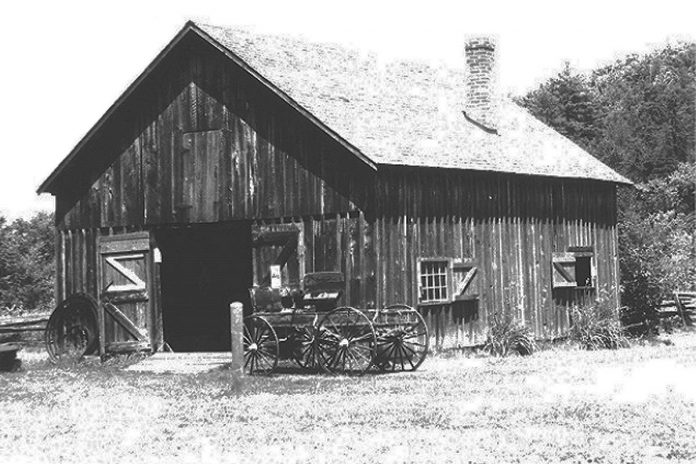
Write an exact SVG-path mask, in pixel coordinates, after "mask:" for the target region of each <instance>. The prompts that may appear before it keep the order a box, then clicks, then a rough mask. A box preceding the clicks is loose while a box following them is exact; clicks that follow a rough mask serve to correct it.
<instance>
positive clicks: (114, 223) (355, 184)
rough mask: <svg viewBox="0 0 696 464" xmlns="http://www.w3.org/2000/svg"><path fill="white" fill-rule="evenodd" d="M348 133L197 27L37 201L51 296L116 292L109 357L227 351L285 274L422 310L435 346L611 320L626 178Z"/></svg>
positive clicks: (108, 321)
mask: <svg viewBox="0 0 696 464" xmlns="http://www.w3.org/2000/svg"><path fill="white" fill-rule="evenodd" d="M187 28H188V29H187ZM327 72H330V69H329V70H328V71H327ZM339 97H340V96H331V95H327V96H326V97H325V98H327V99H330V98H337V99H338V98H339ZM465 122H466V121H464V120H463V122H462V124H464V123H465ZM472 130H476V129H475V128H474V129H472ZM341 134H342V133H341V132H340V130H339V129H335V130H334V129H332V128H330V127H327V126H325V125H324V124H322V121H321V120H317V118H316V117H314V116H313V114H312V113H311V112H310V111H309V110H307V109H306V108H303V107H302V106H301V105H300V104H299V103H298V102H297V101H295V100H294V99H292V98H289V97H288V95H287V94H286V93H285V92H283V91H279V90H278V87H276V86H275V85H274V83H273V82H269V81H268V80H267V79H266V78H265V77H264V76H263V75H260V73H259V72H256V71H255V70H254V69H251V68H250V67H249V66H248V63H247V62H245V61H244V60H241V59H240V58H239V57H238V56H236V55H230V52H229V49H228V48H225V47H223V46H222V45H220V44H219V43H216V42H215V41H212V40H211V38H210V37H209V36H207V35H206V34H202V33H200V31H199V30H198V29H197V28H196V27H194V26H191V25H188V26H187V27H186V28H184V30H182V32H181V33H180V34H179V35H178V36H177V38H176V39H175V40H174V41H173V42H172V43H170V45H169V46H168V48H166V49H165V50H164V51H163V53H162V54H161V55H160V56H159V57H158V58H157V59H156V60H155V62H153V64H152V65H151V66H150V67H149V68H148V69H147V70H146V71H145V73H143V75H142V76H141V77H140V78H139V79H138V80H137V81H136V82H135V83H134V84H133V86H132V87H131V88H129V90H128V91H127V92H126V94H124V96H122V97H121V99H120V100H119V101H118V102H117V104H115V105H114V107H112V108H111V109H110V110H109V112H107V114H106V115H105V116H104V118H102V120H101V121H100V122H99V123H98V124H97V126H95V128H94V129H93V130H92V131H91V132H90V133H89V134H88V136H87V137H86V138H85V139H83V140H82V141H81V142H80V144H78V146H77V147H76V149H75V150H74V151H73V153H71V155H70V156H69V157H68V159H66V161H64V162H63V163H62V164H61V165H60V166H59V167H58V169H57V170H56V171H55V172H54V174H52V175H51V177H50V178H49V179H48V180H47V182H46V183H45V184H44V185H43V186H42V188H41V191H45V192H50V193H52V194H54V195H55V197H56V222H57V224H56V226H57V229H58V234H57V238H56V251H57V253H56V255H57V258H56V260H57V261H56V265H57V268H56V269H57V282H56V294H57V300H58V301H62V300H64V299H65V298H66V297H67V296H69V295H72V294H75V293H87V294H90V295H92V296H94V297H96V298H99V297H103V296H105V295H106V296H108V298H109V300H110V301H111V302H112V303H113V305H112V310H109V311H107V312H105V313H104V315H103V318H102V319H103V320H100V330H101V336H102V341H103V344H104V348H103V349H104V350H107V351H114V352H115V351H129V350H132V349H135V348H143V347H144V348H149V349H153V350H160V349H162V348H163V347H164V346H165V343H166V344H167V345H169V346H170V347H171V348H172V349H173V350H174V351H225V350H229V347H230V334H229V317H230V315H229V311H228V306H229V303H230V302H232V301H242V302H243V303H244V304H245V309H247V310H248V308H249V305H250V299H249V289H250V288H251V287H254V286H259V285H268V284H269V282H270V279H271V274H272V270H275V271H276V272H277V270H278V269H279V270H280V279H281V284H282V285H283V286H287V287H291V288H292V287H297V288H299V287H301V286H302V282H303V277H304V275H305V274H306V273H310V272H318V271H340V272H341V273H342V274H343V276H344V281H345V288H344V290H343V297H342V298H343V300H342V302H341V304H342V305H346V306H353V307H357V308H380V307H385V306H387V305H391V304H398V303H405V304H407V305H411V306H414V307H416V308H418V310H419V312H420V313H421V314H422V315H423V316H424V318H425V320H426V322H427V324H428V327H429V329H430V333H431V339H432V340H431V345H432V346H437V347H440V348H451V347H461V346H471V345H476V344H480V343H482V342H483V341H484V339H485V336H486V332H487V328H488V327H489V325H490V323H491V322H492V321H493V318H494V317H498V318H503V317H507V316H510V317H514V318H515V319H517V320H518V321H520V322H522V323H523V324H525V325H527V326H528V327H530V328H531V329H532V330H533V331H534V333H535V334H536V336H537V337H539V338H550V337H556V336H560V335H562V334H564V332H565V331H566V330H567V329H568V327H569V323H570V321H569V314H568V311H567V309H566V308H567V306H568V305H570V304H573V303H574V302H580V301H582V299H583V298H586V297H587V296H588V295H589V296H590V297H596V296H597V295H599V294H600V293H602V294H604V295H606V297H607V298H610V299H611V301H612V302H613V303H614V304H615V306H616V307H618V305H619V301H618V299H619V296H618V279H619V273H618V259H617V251H618V247H617V230H616V216H617V211H616V186H617V182H614V181H610V180H606V179H601V178H592V176H586V178H581V177H574V178H573V177H564V176H562V175H553V174H551V175H534V174H526V173H516V172H508V171H506V172H503V171H499V172H497V171H495V170H477V169H471V168H467V167H466V166H465V167H463V168H457V167H438V166H428V165H425V164H423V163H420V165H419V163H413V162H404V163H403V164H398V163H394V162H390V163H380V162H374V160H372V159H371V158H370V157H367V156H362V155H361V153H360V152H359V150H357V149H356V147H355V146H353V145H351V143H350V140H347V139H344V138H343V136H342V135H341ZM501 134H502V129H501ZM489 135H490V137H499V135H498V134H495V133H492V134H489ZM489 135H486V136H489ZM587 156H590V155H587ZM275 277H276V278H277V276H275Z"/></svg>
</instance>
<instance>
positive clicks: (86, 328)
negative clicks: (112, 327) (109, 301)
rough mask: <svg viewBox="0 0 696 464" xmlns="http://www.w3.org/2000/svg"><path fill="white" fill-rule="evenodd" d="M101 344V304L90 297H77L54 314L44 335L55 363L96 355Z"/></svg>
mask: <svg viewBox="0 0 696 464" xmlns="http://www.w3.org/2000/svg"><path fill="white" fill-rule="evenodd" d="M85 322H86V323H85ZM98 343H99V334H98V328H97V302H96V300H95V299H94V298H92V297H91V296H90V295H87V294H83V293H76V294H73V295H71V296H69V297H68V298H66V299H65V300H63V301H62V302H61V303H60V304H59V305H58V306H57V307H56V309H55V310H54V311H53V312H52V313H51V316H50V317H49V319H48V323H47V324H46V329H45V331H44V344H45V346H46V351H47V352H48V357H49V359H50V360H51V362H54V363H55V362H58V360H60V359H74V360H77V359H80V358H82V357H83V356H85V355H87V354H91V353H93V352H94V351H96V348H97V346H98Z"/></svg>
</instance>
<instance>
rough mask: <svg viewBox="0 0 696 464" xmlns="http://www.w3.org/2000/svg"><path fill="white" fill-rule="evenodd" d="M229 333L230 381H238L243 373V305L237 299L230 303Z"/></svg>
mask: <svg viewBox="0 0 696 464" xmlns="http://www.w3.org/2000/svg"><path fill="white" fill-rule="evenodd" d="M230 331H231V332H230V333H231V334H232V347H231V348H232V365H231V366H230V369H231V371H232V381H233V382H234V383H236V382H238V381H239V380H241V378H242V374H243V373H244V342H243V338H242V337H243V333H244V305H243V304H242V303H241V302H239V301H234V302H232V303H230Z"/></svg>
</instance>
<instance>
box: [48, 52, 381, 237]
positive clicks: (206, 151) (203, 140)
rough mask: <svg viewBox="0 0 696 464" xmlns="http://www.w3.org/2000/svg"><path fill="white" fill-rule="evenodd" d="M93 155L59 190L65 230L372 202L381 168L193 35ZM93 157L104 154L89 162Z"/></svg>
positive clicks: (282, 213)
mask: <svg viewBox="0 0 696 464" xmlns="http://www.w3.org/2000/svg"><path fill="white" fill-rule="evenodd" d="M189 45H190V46H189V48H188V49H182V50H181V51H179V52H177V53H175V54H173V55H172V56H171V57H170V59H169V60H167V61H166V62H165V63H164V64H163V67H162V69H160V70H159V71H158V72H156V73H153V75H152V76H151V77H150V79H149V81H148V82H146V83H145V84H144V85H143V86H142V88H141V89H140V90H139V94H138V95H137V96H136V98H134V99H133V101H134V102H136V103H133V104H132V105H130V106H128V105H125V107H124V108H123V109H122V111H121V113H119V115H117V117H115V123H114V124H112V125H109V127H108V128H106V129H104V131H103V133H101V134H99V136H98V137H96V138H95V139H96V141H95V142H93V143H92V144H91V145H90V146H89V147H87V148H86V151H85V155H84V156H85V162H84V163H82V166H81V170H80V172H76V173H74V177H75V178H76V179H81V180H82V181H81V182H76V183H75V185H69V186H67V185H66V186H64V187H63V188H61V189H59V191H58V193H57V221H58V225H59V227H61V228H64V229H75V228H93V227H108V226H123V225H145V224H152V225H155V224H165V223H195V222H215V221H219V220H232V219H253V218H274V217H288V216H309V215H316V214H320V215H324V214H329V213H343V212H347V211H357V210H358V209H366V208H367V207H368V206H369V205H368V204H367V202H368V200H369V198H371V197H372V193H371V191H370V189H371V188H372V185H373V184H374V182H373V179H372V178H373V177H374V174H373V173H372V171H370V170H369V169H368V168H367V167H366V166H364V165H363V164H362V163H361V162H359V161H357V160H356V159H354V157H353V156H352V155H351V154H350V153H348V152H347V151H345V149H344V148H343V147H341V146H340V145H339V144H338V143H337V142H335V141H334V140H332V139H330V138H329V137H328V136H326V134H324V133H322V132H321V131H320V130H319V129H317V128H316V127H315V126H313V125H312V124H311V123H309V122H308V121H306V120H305V119H304V118H302V117H301V116H300V115H299V114H298V113H297V112H296V111H295V110H294V109H292V108H291V107H290V106H289V105H287V104H285V103H283V102H280V101H278V100H277V98H276V97H275V96H274V95H272V93H271V92H270V91H269V90H268V89H266V88H264V87H263V86H262V85H261V84H260V83H258V82H257V81H255V80H254V79H253V78H251V77H250V76H248V75H247V74H246V73H245V72H244V71H242V70H240V69H239V68H237V67H236V66H234V65H232V64H230V63H228V62H227V61H226V60H223V59H221V56H220V55H219V54H218V52H213V53H211V51H210V49H209V47H208V46H207V45H204V44H202V43H198V42H196V41H194V40H193V39H192V43H191V44H189ZM87 158H89V159H94V160H96V161H91V162H88V161H87Z"/></svg>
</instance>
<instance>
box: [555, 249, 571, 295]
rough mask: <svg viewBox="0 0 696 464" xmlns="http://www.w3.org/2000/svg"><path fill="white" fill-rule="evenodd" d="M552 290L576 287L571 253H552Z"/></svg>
mask: <svg viewBox="0 0 696 464" xmlns="http://www.w3.org/2000/svg"><path fill="white" fill-rule="evenodd" d="M551 272H552V275H553V288H571V287H576V286H577V281H576V280H575V255H574V254H573V253H554V254H553V263H552V265H551Z"/></svg>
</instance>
